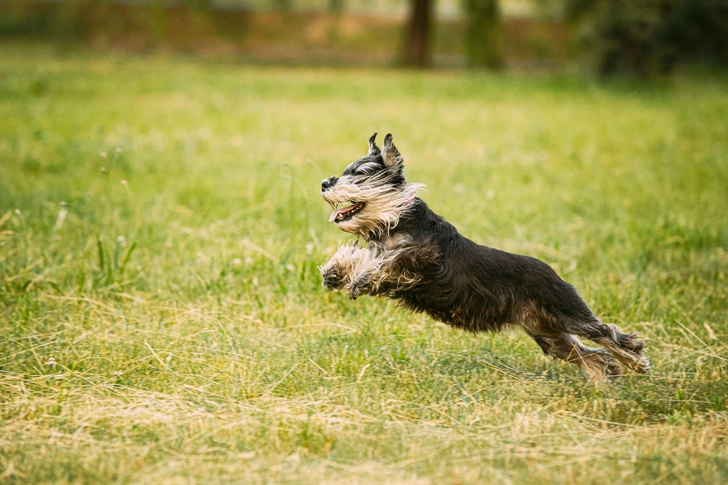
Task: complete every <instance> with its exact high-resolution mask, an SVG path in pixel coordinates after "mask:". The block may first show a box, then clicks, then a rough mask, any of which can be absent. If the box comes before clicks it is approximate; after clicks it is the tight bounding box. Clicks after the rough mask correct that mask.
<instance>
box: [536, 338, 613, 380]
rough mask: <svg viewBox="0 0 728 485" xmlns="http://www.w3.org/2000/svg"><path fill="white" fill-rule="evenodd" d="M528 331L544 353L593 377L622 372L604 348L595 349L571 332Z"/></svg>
mask: <svg viewBox="0 0 728 485" xmlns="http://www.w3.org/2000/svg"><path fill="white" fill-rule="evenodd" d="M526 333H528V334H529V335H530V336H531V337H532V338H533V339H534V340H535V341H536V343H537V344H538V346H539V347H541V350H543V352H544V354H546V355H550V356H552V357H554V358H557V359H562V360H565V361H566V362H571V363H573V364H576V365H578V366H579V367H581V368H582V370H584V372H585V373H586V374H587V375H589V376H590V377H591V378H593V379H597V380H600V379H603V378H604V377H608V376H616V375H620V374H622V368H621V367H620V365H619V363H618V362H617V360H616V359H615V358H614V357H613V356H612V355H610V354H609V353H608V352H606V351H605V350H604V349H593V348H591V347H587V346H585V345H584V344H582V343H581V341H579V338H578V337H576V336H575V335H571V334H569V333H565V332H561V333H553V334H548V335H543V334H533V333H531V332H529V331H527V332H526Z"/></svg>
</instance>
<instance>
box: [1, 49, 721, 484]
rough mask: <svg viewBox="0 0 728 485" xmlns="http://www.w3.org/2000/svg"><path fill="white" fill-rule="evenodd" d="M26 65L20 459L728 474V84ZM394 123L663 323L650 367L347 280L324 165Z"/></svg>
mask: <svg viewBox="0 0 728 485" xmlns="http://www.w3.org/2000/svg"><path fill="white" fill-rule="evenodd" d="M0 78H1V79H2V82H0V277H1V278H2V288H0V312H1V313H0V322H1V323H0V328H1V329H2V331H1V332H0V335H1V336H0V414H1V416H2V420H1V421H0V426H1V427H2V432H0V476H2V477H3V480H5V481H7V482H8V483H44V482H45V483H47V482H55V483H63V482H92V483H108V482H121V483H140V482H142V483H149V482H158V483H177V482H189V481H192V482H200V483H209V482H226V481H234V482H251V483H287V482H290V483H474V482H489V481H498V482H503V483H508V482H509V481H510V482H514V483H552V482H553V481H559V482H564V483H576V482H579V483H597V482H599V483H605V482H606V483H618V482H625V481H626V482H640V481H644V482H652V481H656V480H662V481H667V482H686V481H693V482H695V483H721V482H724V481H726V480H728V454H727V453H726V452H725V439H724V436H725V435H726V431H728V430H727V429H726V427H727V423H728V421H727V419H726V418H727V417H728V415H727V414H726V413H727V411H726V392H727V391H728V385H727V384H726V373H727V372H728V366H727V365H726V362H727V360H726V359H728V349H727V348H726V344H725V341H726V337H727V336H728V328H727V327H726V321H727V320H728V302H727V301H726V299H727V298H728V289H727V288H728V284H727V277H726V274H727V273H728V215H727V214H728V199H726V196H725V190H726V187H728V162H726V161H727V160H728V143H726V141H725V136H724V133H723V130H721V129H719V127H721V126H722V125H723V118H725V114H726V113H728V96H726V94H727V93H726V89H725V86H726V84H725V82H724V81H725V80H724V79H710V78H697V77H692V78H691V77H682V78H676V79H675V80H674V81H672V82H670V83H665V84H660V85H657V86H650V85H636V86H633V87H632V88H630V89H627V88H625V87H624V86H620V85H607V86H604V85H596V84H592V83H591V82H590V81H589V80H586V79H580V78H577V77H558V76H552V77H542V78H529V77H526V76H525V75H503V76H489V75H478V74H469V75H462V74H460V73H451V72H440V73H420V72H396V71H379V70H344V69H323V70H321V69H302V68H301V69H282V68H273V67H250V66H235V65H218V64H205V63H197V62H194V61H189V60H179V59H169V58H161V57H154V58H120V57H113V56H112V57H106V58H102V57H99V56H94V55H82V54H77V55H71V56H67V57H65V58H60V59H59V58H55V57H54V56H51V54H50V52H49V51H48V50H46V49H43V48H41V47H32V46H31V47H21V46H9V47H8V49H7V50H6V51H4V56H3V58H2V59H0ZM39 83H40V84H39ZM38 86H41V88H39V87H38ZM373 131H379V132H381V133H386V132H389V131H391V132H392V133H394V135H395V137H396V140H397V146H398V147H399V148H400V150H401V151H402V153H403V155H404V157H405V163H406V165H407V171H406V173H407V175H408V176H409V177H410V178H411V179H412V180H415V181H418V182H423V183H425V184H427V191H425V192H424V193H423V197H424V198H425V199H426V200H427V201H428V203H430V205H431V206H432V207H433V208H434V209H435V210H436V211H437V212H438V213H441V214H443V215H444V216H445V217H446V218H447V219H448V220H450V221H451V222H453V223H454V224H455V225H456V226H458V228H459V229H461V231H462V232H463V233H464V234H465V235H466V236H468V237H471V238H472V239H475V240H477V241H479V242H482V243H484V244H488V245H491V246H496V247H500V248H503V249H506V250H509V251H514V252H519V253H523V254H529V255H533V256H536V257H539V258H541V259H543V260H545V261H547V262H548V263H549V264H551V265H553V266H554V267H555V268H557V269H558V270H559V272H560V273H561V274H562V275H563V276H564V277H565V278H566V279H567V280H569V281H571V282H572V283H574V284H575V285H576V287H577V288H578V289H579V291H580V293H581V294H582V295H583V296H584V297H585V299H586V300H587V301H588V302H589V303H590V305H591V306H592V308H593V309H594V310H595V312H596V313H597V314H598V315H599V316H600V317H601V318H602V319H603V320H605V321H607V322H612V323H617V324H618V325H620V326H622V327H624V328H625V329H629V330H636V331H639V332H640V333H641V334H642V335H643V336H644V337H646V339H647V340H648V355H649V357H650V360H651V362H652V367H653V371H652V373H651V374H650V375H647V376H636V375H631V374H629V375H626V376H625V377H624V378H623V379H621V380H620V382H617V383H615V384H613V385H610V386H604V385H595V384H593V383H589V382H587V381H586V380H585V379H584V377H583V376H582V375H581V374H580V373H579V371H578V369H576V368H571V367H574V366H568V365H564V364H561V363H558V362H553V361H550V360H547V359H546V358H544V357H543V356H542V355H541V354H540V352H539V351H538V349H537V348H536V346H535V345H534V344H533V342H531V341H530V340H529V339H528V338H527V337H525V336H523V335H521V334H519V333H515V332H513V333H505V334H499V335H478V336H473V335H469V334H465V333H462V332H457V331H453V330H451V329H450V328H448V327H445V326H443V325H441V324H438V323H436V322H433V321H431V320H430V319H428V318H425V317H423V316H421V315H410V314H407V313H405V312H403V311H401V310H399V309H397V308H396V306H395V305H394V304H393V303H392V302H388V301H385V300H372V299H359V300H357V301H356V302H351V301H349V300H347V299H346V298H345V295H342V294H330V293H326V292H325V291H324V290H323V288H321V282H320V278H319V275H318V268H317V266H318V265H321V264H323V263H324V262H325V261H326V260H327V259H328V257H330V255H331V254H332V253H333V251H334V250H335V248H336V247H337V245H338V244H340V243H342V242H344V241H346V240H347V236H346V235H344V234H343V233H340V232H338V231H336V230H335V228H334V227H333V226H331V225H329V224H327V223H326V220H327V217H328V212H329V208H328V206H327V205H326V204H325V203H323V201H322V200H320V197H319V195H318V188H319V184H320V180H321V179H323V178H324V177H326V176H329V175H332V174H334V173H337V172H339V171H340V170H341V169H342V168H343V166H345V164H347V163H349V162H350V161H352V160H353V159H355V158H357V157H358V156H360V155H361V154H363V153H364V150H365V149H366V140H367V138H368V137H369V136H370V135H371V133H372V132H373Z"/></svg>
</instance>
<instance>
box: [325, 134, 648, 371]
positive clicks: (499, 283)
mask: <svg viewBox="0 0 728 485" xmlns="http://www.w3.org/2000/svg"><path fill="white" fill-rule="evenodd" d="M376 137H377V133H374V135H372V137H371V138H370V139H369V152H368V153H367V154H366V155H365V156H364V157H362V158H360V159H358V160H356V161H355V162H353V163H351V164H350V165H349V166H347V167H346V168H345V169H344V172H343V174H342V176H341V177H335V176H332V177H329V178H327V179H324V180H323V181H322V182H321V195H322V197H323V198H324V200H325V201H326V202H328V203H329V204H330V205H331V207H332V208H333V209H334V212H332V214H331V217H330V218H329V222H333V223H334V224H336V226H337V227H338V228H339V229H341V230H342V231H345V232H348V233H351V234H354V235H355V236H356V237H357V240H356V242H355V243H353V244H347V245H343V246H341V247H340V248H339V249H338V251H337V252H336V254H334V256H333V257H332V258H331V260H330V261H329V262H328V263H326V264H325V265H324V266H323V267H321V268H320V270H321V275H322V277H323V285H324V287H325V288H327V289H328V290H330V291H335V290H345V291H347V292H348V294H349V297H350V298H351V299H354V300H355V299H356V298H358V297H359V296H361V295H370V296H384V297H388V298H392V299H395V300H398V302H399V304H400V305H401V306H402V307H404V308H406V309H409V310H411V311H414V312H425V313H426V314H428V315H429V316H430V317H432V318H433V319H435V320H438V321H440V322H444V323H446V324H448V325H451V326H452V327H455V328H459V329H463V330H466V331H470V332H474V333H475V332H484V331H488V332H496V331H500V330H502V329H504V328H507V327H520V328H521V329H523V331H525V332H526V334H528V335H529V336H530V337H532V338H533V339H534V340H535V341H536V343H537V344H538V345H539V347H540V348H541V350H542V351H543V352H544V354H546V355H548V356H552V357H553V358H555V359H563V360H565V361H567V362H572V363H575V364H577V365H579V366H580V367H581V368H582V369H583V370H584V372H585V373H586V374H587V375H588V376H590V377H592V378H595V379H602V378H607V377H611V376H617V375H620V374H622V373H623V368H625V367H626V368H628V369H631V370H632V371H635V372H638V373H646V372H648V371H649V369H650V364H649V362H648V360H647V358H646V357H645V356H644V355H643V350H644V341H643V340H641V339H640V338H638V336H637V334H635V333H629V334H625V333H623V332H622V331H621V330H620V329H619V328H618V327H617V326H616V325H612V324H605V323H602V322H601V321H600V320H599V319H598V318H597V317H595V316H594V314H593V313H592V311H591V309H590V308H589V306H588V305H587V304H586V303H585V302H584V300H583V299H582V298H581V297H580V296H579V294H578V293H577V292H576V290H575V289H574V287H573V286H572V285H571V284H569V283H567V282H566V281H564V280H563V279H561V277H559V275H558V274H557V273H556V272H555V271H554V270H553V269H552V268H551V267H550V266H549V265H547V264H546V263H544V262H542V261H540V260H538V259H536V258H533V257H529V256H521V255H517V254H511V253H507V252H505V251H501V250H498V249H494V248H490V247H487V246H481V245H479V244H476V243H474V242H473V241H471V240H469V239H467V238H466V237H464V236H462V235H461V234H460V233H459V232H458V231H457V229H455V227H454V226H452V225H451V224H449V223H448V222H446V221H445V220H444V219H443V218H442V217H440V216H439V215H437V214H436V213H435V212H433V211H432V210H431V209H430V208H429V207H428V205H427V204H426V203H425V201H423V200H422V199H421V198H419V197H418V196H417V193H418V191H419V190H420V189H421V188H422V187H423V185H422V184H416V183H410V182H407V180H406V179H405V176H404V159H403V158H402V155H401V154H400V153H399V151H398V150H397V148H396V147H395V146H394V143H393V141H392V135H391V134H388V135H387V136H386V137H385V138H384V142H383V147H382V149H380V148H379V147H378V146H377V145H376ZM342 206H343V207H342ZM360 242H364V243H365V244H366V247H362V246H360ZM579 337H582V338H586V339H589V340H591V341H593V342H596V343H597V344H599V345H601V346H602V348H591V347H587V346H585V345H583V344H582V343H581V341H580V340H579Z"/></svg>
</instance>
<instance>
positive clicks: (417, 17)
mask: <svg viewBox="0 0 728 485" xmlns="http://www.w3.org/2000/svg"><path fill="white" fill-rule="evenodd" d="M433 4H434V0H410V16H409V22H408V26H407V39H406V43H405V51H404V64H405V65H407V66H413V67H426V66H428V65H429V64H430V30H431V25H432V7H433Z"/></svg>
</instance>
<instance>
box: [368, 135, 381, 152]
mask: <svg viewBox="0 0 728 485" xmlns="http://www.w3.org/2000/svg"><path fill="white" fill-rule="evenodd" d="M376 139H377V132H376V131H375V132H374V134H373V135H372V137H371V138H369V155H374V156H377V155H379V154H380V153H381V150H379V147H378V146H377V144H376V143H374V140H376Z"/></svg>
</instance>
